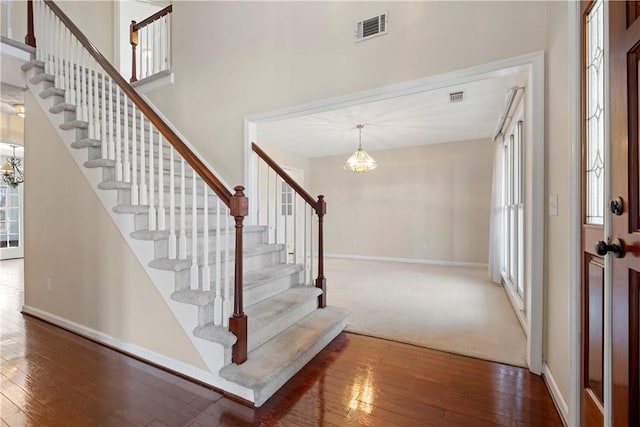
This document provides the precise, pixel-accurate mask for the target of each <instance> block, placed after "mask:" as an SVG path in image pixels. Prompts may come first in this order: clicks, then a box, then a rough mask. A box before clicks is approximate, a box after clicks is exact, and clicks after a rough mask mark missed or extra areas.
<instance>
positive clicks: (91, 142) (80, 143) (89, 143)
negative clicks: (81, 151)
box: [71, 138, 102, 148]
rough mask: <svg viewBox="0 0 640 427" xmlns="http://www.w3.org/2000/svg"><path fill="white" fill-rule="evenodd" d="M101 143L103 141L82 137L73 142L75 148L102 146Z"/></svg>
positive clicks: (72, 145)
mask: <svg viewBox="0 0 640 427" xmlns="http://www.w3.org/2000/svg"><path fill="white" fill-rule="evenodd" d="M101 145H102V141H100V140H98V139H91V138H82V139H78V140H76V141H74V142H72V143H71V147H73V148H87V147H100V146H101Z"/></svg>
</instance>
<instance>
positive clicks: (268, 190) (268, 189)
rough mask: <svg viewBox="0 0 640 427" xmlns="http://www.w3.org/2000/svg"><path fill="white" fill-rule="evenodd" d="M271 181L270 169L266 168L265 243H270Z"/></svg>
mask: <svg viewBox="0 0 640 427" xmlns="http://www.w3.org/2000/svg"><path fill="white" fill-rule="evenodd" d="M270 179H271V168H270V167H269V166H267V241H268V242H269V243H272V242H273V240H271V185H270V183H269V181H270Z"/></svg>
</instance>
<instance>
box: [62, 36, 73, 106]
mask: <svg viewBox="0 0 640 427" xmlns="http://www.w3.org/2000/svg"><path fill="white" fill-rule="evenodd" d="M72 56H73V55H72V54H71V31H69V30H68V29H67V28H66V27H65V32H64V59H65V70H64V78H65V80H66V83H65V92H64V102H65V103H67V104H72V103H73V100H74V99H75V93H74V90H73V82H72V70H73V68H72V67H73V66H72V65H71V58H72Z"/></svg>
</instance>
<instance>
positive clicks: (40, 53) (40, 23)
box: [34, 2, 46, 61]
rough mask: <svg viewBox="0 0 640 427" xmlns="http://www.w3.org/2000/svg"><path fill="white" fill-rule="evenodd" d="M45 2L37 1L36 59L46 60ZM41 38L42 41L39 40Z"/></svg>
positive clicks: (35, 9)
mask: <svg viewBox="0 0 640 427" xmlns="http://www.w3.org/2000/svg"><path fill="white" fill-rule="evenodd" d="M44 7H45V6H44V2H37V3H35V7H34V14H35V23H36V25H35V27H36V28H35V31H36V41H37V42H36V46H37V47H36V59H37V60H38V61H44V46H45V43H46V40H43V38H44ZM38 40H40V41H38Z"/></svg>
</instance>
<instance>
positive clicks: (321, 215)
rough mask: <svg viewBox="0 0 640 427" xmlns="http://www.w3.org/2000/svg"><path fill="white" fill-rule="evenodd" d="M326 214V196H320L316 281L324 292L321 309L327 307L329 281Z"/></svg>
mask: <svg viewBox="0 0 640 427" xmlns="http://www.w3.org/2000/svg"><path fill="white" fill-rule="evenodd" d="M326 213H327V203H326V202H325V201H324V196H323V195H319V196H318V201H317V203H316V214H318V278H317V279H316V288H320V289H321V290H322V294H321V295H319V296H318V307H319V308H325V307H326V306H327V279H326V278H325V277H324V238H323V234H322V226H323V222H324V215H325V214H326Z"/></svg>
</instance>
